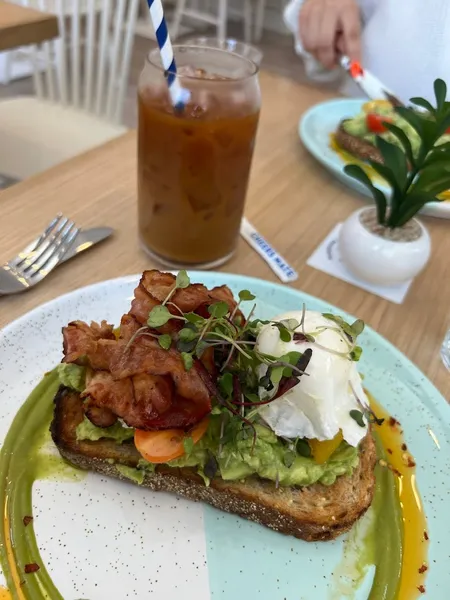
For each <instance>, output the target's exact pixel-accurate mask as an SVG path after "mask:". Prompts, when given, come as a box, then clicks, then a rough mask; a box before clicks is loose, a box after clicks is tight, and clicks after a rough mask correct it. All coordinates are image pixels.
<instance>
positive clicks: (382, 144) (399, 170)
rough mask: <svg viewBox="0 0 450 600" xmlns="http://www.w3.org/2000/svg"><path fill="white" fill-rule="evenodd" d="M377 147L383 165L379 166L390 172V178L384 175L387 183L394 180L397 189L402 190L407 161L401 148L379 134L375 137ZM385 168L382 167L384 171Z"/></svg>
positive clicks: (405, 177)
mask: <svg viewBox="0 0 450 600" xmlns="http://www.w3.org/2000/svg"><path fill="white" fill-rule="evenodd" d="M377 147H378V150H379V151H380V152H381V154H382V156H383V160H384V165H381V166H385V167H386V168H387V169H388V170H389V171H390V172H391V175H390V179H388V178H387V176H386V174H385V175H384V177H385V178H386V179H387V181H388V182H389V183H391V181H392V182H396V183H397V187H398V189H399V190H403V189H404V188H405V186H406V182H407V178H408V163H407V161H406V155H405V153H404V152H403V151H402V150H401V148H399V147H398V146H396V145H395V144H391V143H390V142H387V141H386V140H384V139H383V138H382V137H380V136H378V137H377ZM372 166H373V165H372ZM386 168H385V169H384V171H385V173H386ZM391 185H392V184H391Z"/></svg>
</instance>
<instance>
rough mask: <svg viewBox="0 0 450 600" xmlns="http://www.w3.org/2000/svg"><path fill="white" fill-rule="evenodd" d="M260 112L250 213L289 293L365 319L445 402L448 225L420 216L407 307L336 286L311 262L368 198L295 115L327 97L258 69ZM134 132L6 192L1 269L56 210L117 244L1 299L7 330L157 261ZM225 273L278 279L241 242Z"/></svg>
mask: <svg viewBox="0 0 450 600" xmlns="http://www.w3.org/2000/svg"><path fill="white" fill-rule="evenodd" d="M262 89H263V111H262V115H261V124H260V130H259V137H258V142H257V147H256V156H255V161H254V168H253V173H252V179H251V185H250V189H249V198H248V207H247V210H246V214H247V216H248V218H249V219H250V220H251V221H252V223H253V224H254V225H255V226H256V227H257V229H258V230H259V231H260V232H261V233H262V234H263V235H264V236H265V237H266V238H267V239H268V240H270V242H271V243H272V244H273V245H274V246H275V247H276V248H277V249H278V250H279V251H280V252H281V253H282V254H283V255H284V256H285V257H286V258H287V260H288V261H289V262H290V263H291V264H292V265H293V266H294V267H295V268H297V270H298V272H299V279H298V281H297V282H295V284H294V287H296V288H298V289H301V290H304V291H305V292H308V293H309V294H313V295H315V296H318V297H320V298H323V299H325V300H327V301H329V302H330V303H333V304H335V305H336V306H339V307H341V308H343V309H344V310H346V311H348V312H350V313H352V314H354V315H358V316H359V317H361V318H362V319H364V321H366V323H368V324H369V325H370V326H371V327H373V328H374V329H376V330H377V331H379V332H380V333H381V334H382V335H384V336H385V337H386V338H387V339H389V340H390V341H391V342H392V343H393V344H395V345H396V346H397V347H398V348H399V349H400V350H401V351H402V352H404V353H405V354H406V355H407V356H408V357H409V358H410V359H412V360H413V361H414V362H415V363H416V364H417V365H418V366H419V367H420V368H421V369H422V370H423V371H424V372H425V373H426V374H427V376H428V377H429V378H430V379H431V380H432V381H433V382H434V383H435V385H436V386H437V387H438V388H439V389H440V390H441V392H442V393H443V394H444V395H445V396H446V397H447V398H450V375H449V373H448V372H447V371H446V370H445V368H444V367H443V366H442V364H441V360H440V357H439V349H440V345H441V342H442V339H443V337H444V334H445V331H446V329H447V328H448V327H450V269H449V266H448V265H449V256H450V235H449V227H450V223H449V222H448V221H446V220H439V219H431V218H428V219H424V221H425V222H426V225H427V226H428V228H429V231H430V233H431V237H432V243H433V255H432V259H431V262H430V264H429V266H428V268H427V269H426V270H425V271H424V273H423V274H421V275H420V276H419V277H418V278H417V279H416V281H415V282H414V284H413V285H412V287H411V289H410V292H409V294H408V297H407V298H406V300H405V302H404V303H403V304H402V305H396V304H392V303H391V302H388V301H386V300H382V299H380V298H379V297H377V296H374V295H372V294H370V293H368V292H365V291H363V290H361V289H359V288H356V287H353V286H352V285H350V284H348V283H345V282H343V281H340V280H338V279H334V278H333V277H330V276H329V275H326V274H324V273H322V272H320V271H316V270H315V269H312V268H311V267H308V266H307V265H306V264H305V263H306V260H307V258H308V257H309V256H310V254H311V252H312V251H313V250H314V249H315V248H316V247H317V246H318V244H319V243H320V242H321V241H322V240H323V239H324V237H325V236H326V235H327V234H328V233H329V231H330V230H331V229H332V227H334V225H335V224H336V223H337V222H339V221H342V220H343V219H345V218H346V217H347V215H349V214H350V213H351V212H352V211H354V210H355V209H356V208H358V207H360V206H362V200H361V198H360V197H359V196H357V195H356V194H353V193H352V192H350V191H349V190H348V189H347V188H346V187H344V186H342V185H340V184H339V183H338V182H337V181H336V179H335V178H334V177H332V176H331V175H329V174H328V173H327V172H326V171H325V170H324V169H323V168H322V167H321V166H319V165H318V164H317V163H316V161H315V160H314V159H313V158H311V157H310V156H309V154H308V153H307V152H306V151H305V149H304V148H303V147H302V145H301V143H300V142H299V139H298V136H297V123H298V119H299V116H300V115H301V114H302V113H303V112H304V111H305V109H307V108H308V107H309V106H311V105H312V104H315V103H317V102H320V101H322V100H325V99H326V98H327V97H328V96H329V94H327V93H325V92H322V91H318V90H316V89H313V88H308V87H303V86H299V85H297V84H295V83H293V82H291V81H289V80H287V79H283V78H281V77H278V76H275V75H271V74H268V73H263V74H262ZM135 206H136V136H135V133H134V132H130V133H128V134H126V135H125V136H123V137H121V138H119V139H117V140H115V141H113V142H110V143H109V144H107V145H105V146H102V147H100V148H98V149H96V150H93V151H91V152H89V153H87V154H85V155H83V156H80V157H77V158H75V159H73V160H71V161H69V162H66V163H64V164H62V165H61V166H58V167H55V168H53V169H52V170H50V171H47V172H46V173H43V174H41V175H38V176H36V177H33V178H31V179H29V180H28V181H25V182H23V183H21V184H19V185H17V186H14V187H12V188H10V189H8V190H6V191H4V192H3V193H1V194H0V263H1V262H2V261H6V260H7V259H8V258H9V257H10V256H13V255H14V254H15V253H16V252H17V251H19V250H20V249H21V247H22V246H23V245H24V242H25V241H27V240H29V239H31V238H32V237H33V236H35V235H36V234H37V233H38V232H39V231H40V230H42V229H43V227H44V225H45V224H46V223H47V222H48V221H49V220H50V219H51V218H52V217H53V216H54V215H55V214H56V213H57V212H59V211H62V212H64V213H65V214H67V215H69V216H70V217H72V218H74V219H75V221H76V222H77V223H78V224H79V225H81V226H82V227H89V226H94V225H110V226H112V227H114V228H115V229H116V230H117V233H116V235H115V236H114V238H113V239H111V241H109V242H106V243H104V244H103V245H101V246H99V247H98V248H97V249H95V250H92V251H90V252H88V253H86V254H85V255H84V256H82V257H79V258H77V259H76V260H74V261H73V262H71V263H69V264H67V265H65V266H63V267H61V268H60V269H58V270H57V272H55V273H53V274H52V275H51V276H50V277H49V278H48V280H47V281H46V282H44V283H43V284H41V285H40V286H38V287H37V288H35V289H33V290H31V291H30V292H28V293H26V294H22V295H20V296H15V297H14V296H12V297H8V298H0V327H2V326H4V325H5V324H6V323H8V322H9V321H12V320H13V319H15V318H16V317H18V316H19V315H22V314H23V313H25V312H26V311H28V310H30V309H32V308H34V307H35V306H37V305H39V304H41V303H42V302H45V301H47V300H50V299H52V298H56V297H57V296H58V295H59V294H62V293H65V292H68V291H71V290H74V289H75V288H77V287H80V286H83V285H86V284H89V283H93V282H96V281H101V280H104V279H109V278H112V277H119V276H121V275H125V274H129V273H139V272H141V271H143V270H144V269H146V268H149V267H152V266H153V264H152V262H151V261H150V260H149V259H148V258H147V256H146V255H145V254H144V253H143V252H142V251H141V250H140V249H139V246H138V240H137V232H136V209H135ZM223 270H224V271H228V272H235V273H244V274H246V275H252V276H256V277H262V278H264V279H268V280H271V281H277V279H276V277H275V276H274V275H273V273H272V271H270V270H269V268H268V267H267V266H266V264H265V263H264V262H262V260H261V258H260V257H259V256H258V255H257V254H256V253H255V252H254V251H253V250H250V248H249V247H248V246H247V245H246V244H245V242H243V241H241V242H240V244H239V248H238V251H237V253H236V255H235V257H234V258H233V259H232V260H231V261H230V262H229V263H228V264H227V265H225V266H224V267H223Z"/></svg>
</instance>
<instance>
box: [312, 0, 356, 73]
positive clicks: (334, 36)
mask: <svg viewBox="0 0 450 600" xmlns="http://www.w3.org/2000/svg"><path fill="white" fill-rule="evenodd" d="M300 38H301V40H302V43H303V47H304V49H305V50H306V51H307V52H309V53H310V54H312V55H313V56H314V57H315V58H316V59H317V60H318V61H319V62H320V63H322V65H323V66H324V67H325V68H327V69H332V68H333V67H335V66H336V65H337V63H338V58H339V54H346V55H347V56H349V57H350V58H351V59H352V60H360V55H361V15H360V10H359V6H358V3H357V0H305V3H304V4H303V6H302V8H301V10H300Z"/></svg>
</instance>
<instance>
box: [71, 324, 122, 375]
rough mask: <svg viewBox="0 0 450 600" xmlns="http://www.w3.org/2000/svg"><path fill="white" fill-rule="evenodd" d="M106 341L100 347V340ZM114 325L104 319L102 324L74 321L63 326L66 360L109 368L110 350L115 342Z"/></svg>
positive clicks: (97, 367) (96, 367)
mask: <svg viewBox="0 0 450 600" xmlns="http://www.w3.org/2000/svg"><path fill="white" fill-rule="evenodd" d="M100 340H101V341H102V342H104V343H103V345H102V346H101V347H99V341H100ZM115 340H116V338H115V336H114V333H113V326H112V325H108V323H107V322H106V321H102V322H101V323H100V325H99V324H98V323H95V322H92V323H91V324H90V325H88V324H87V323H84V322H83V321H72V322H71V323H69V324H68V325H67V327H64V328H63V349H64V362H67V363H77V364H81V365H85V364H89V365H90V366H91V367H92V368H93V369H107V368H108V366H109V358H108V355H109V351H108V347H109V348H111V344H115Z"/></svg>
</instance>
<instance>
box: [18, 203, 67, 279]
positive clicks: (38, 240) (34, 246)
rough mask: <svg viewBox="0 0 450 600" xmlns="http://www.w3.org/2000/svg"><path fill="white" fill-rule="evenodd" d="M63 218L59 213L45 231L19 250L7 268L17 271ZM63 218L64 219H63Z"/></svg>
mask: <svg viewBox="0 0 450 600" xmlns="http://www.w3.org/2000/svg"><path fill="white" fill-rule="evenodd" d="M62 218H63V215H62V214H61V213H58V214H57V215H56V217H55V218H54V219H53V220H52V221H51V222H50V223H49V224H48V225H47V227H46V228H45V231H44V232H43V233H42V234H41V235H40V236H39V237H37V238H36V239H35V240H33V241H32V242H31V243H30V244H28V246H26V247H25V248H24V249H23V250H21V251H20V252H19V253H18V254H17V256H16V257H15V258H13V259H12V260H10V261H9V263H8V264H9V266H11V267H13V268H15V269H17V268H18V267H19V268H20V267H21V266H22V264H23V262H24V261H25V260H27V259H28V258H30V256H29V255H30V254H31V253H32V252H35V251H36V250H37V249H38V248H39V246H40V245H41V244H42V243H43V242H44V241H45V240H46V239H47V238H48V237H49V235H50V233H51V232H52V230H53V229H54V228H55V227H56V225H57V223H58V222H59V221H60V220H61V219H62ZM64 218H65V217H64Z"/></svg>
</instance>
